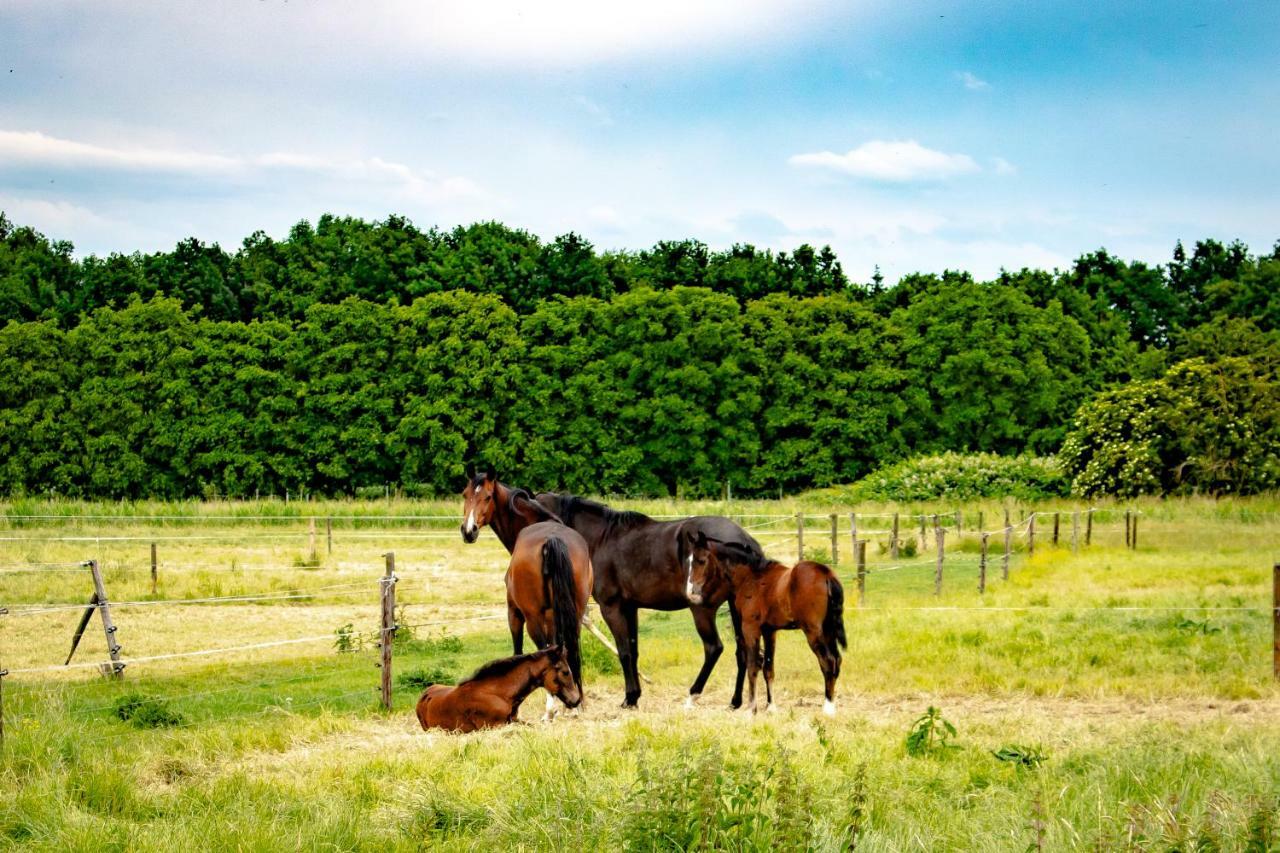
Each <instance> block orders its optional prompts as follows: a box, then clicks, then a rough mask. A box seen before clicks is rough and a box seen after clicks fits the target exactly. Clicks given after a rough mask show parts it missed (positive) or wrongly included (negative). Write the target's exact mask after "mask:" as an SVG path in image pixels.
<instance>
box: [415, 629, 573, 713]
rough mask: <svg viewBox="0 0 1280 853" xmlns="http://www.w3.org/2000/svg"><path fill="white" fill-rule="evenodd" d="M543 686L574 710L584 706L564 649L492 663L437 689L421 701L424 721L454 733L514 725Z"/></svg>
mask: <svg viewBox="0 0 1280 853" xmlns="http://www.w3.org/2000/svg"><path fill="white" fill-rule="evenodd" d="M539 687H541V688H543V689H544V690H546V691H547V692H548V693H550V694H551V695H553V696H555V697H556V698H558V699H559V700H560V701H561V702H563V703H564V704H565V705H567V706H568V707H570V708H576V707H577V706H578V703H579V702H581V701H582V691H581V690H579V689H578V683H577V680H576V679H574V677H573V671H572V670H570V669H569V659H568V657H567V656H566V655H565V651H564V646H551V647H550V648H546V649H542V650H540V651H536V652H534V653H532V654H528V655H516V656H514V657H509V658H501V659H499V660H495V661H491V662H489V663H487V664H485V665H484V666H482V667H480V668H479V669H478V670H476V672H475V675H473V676H471V677H470V678H468V679H467V680H466V681H463V682H460V683H459V684H458V685H457V686H456V687H449V686H448V685H444V684H432V685H430V686H429V687H427V689H426V690H424V691H422V696H420V697H419V698H418V709H417V711H418V722H419V723H421V724H422V728H423V729H424V730H426V729H429V728H431V727H433V726H434V727H435V728H440V729H447V730H448V731H451V732H474V731H476V730H477V729H488V728H493V727H495V726H502V725H506V724H507V723H514V722H515V720H516V714H518V713H519V711H520V704H521V703H522V702H524V700H525V699H526V698H527V697H528V695H529V694H530V693H532V692H533V691H534V690H537V689H538V688H539Z"/></svg>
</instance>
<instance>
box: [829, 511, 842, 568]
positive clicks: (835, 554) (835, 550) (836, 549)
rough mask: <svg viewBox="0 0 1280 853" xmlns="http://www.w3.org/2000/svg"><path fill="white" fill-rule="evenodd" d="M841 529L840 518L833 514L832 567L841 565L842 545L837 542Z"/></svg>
mask: <svg viewBox="0 0 1280 853" xmlns="http://www.w3.org/2000/svg"><path fill="white" fill-rule="evenodd" d="M839 527H840V516H838V515H836V514H835V513H834V512H833V513H831V565H833V566H838V565H840V543H839V542H838V541H837V537H838V536H839V535H840V533H839Z"/></svg>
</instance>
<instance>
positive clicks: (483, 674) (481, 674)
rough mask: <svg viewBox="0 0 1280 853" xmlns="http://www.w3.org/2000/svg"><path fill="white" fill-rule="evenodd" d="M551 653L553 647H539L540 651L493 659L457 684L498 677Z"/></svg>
mask: <svg viewBox="0 0 1280 853" xmlns="http://www.w3.org/2000/svg"><path fill="white" fill-rule="evenodd" d="M549 654H551V649H539V650H538V651H536V652H530V653H529V654H527V655H513V656H512V657H509V658H498V659H497V660H491V661H489V662H488V663H486V664H484V665H482V666H481V667H480V668H479V669H477V670H476V671H475V672H473V673H471V675H469V676H468V677H467V678H464V679H463V680H462V681H459V682H458V684H457V686H458V687H461V686H462V685H464V684H470V683H471V682H473V681H479V680H481V679H483V678H497V677H498V676H501V675H506V674H507V673H509V672H511V671H512V670H513V669H515V668H516V667H518V666H520V665H521V664H525V663H531V662H532V661H533V660H534V659H535V658H538V657H546V656H547V655H549Z"/></svg>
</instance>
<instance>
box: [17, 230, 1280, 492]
mask: <svg viewBox="0 0 1280 853" xmlns="http://www.w3.org/2000/svg"><path fill="white" fill-rule="evenodd" d="M0 238H2V239H0V322H5V323H6V324H5V325H4V326H3V328H0V493H24V492H25V493H41V492H45V491H49V490H52V491H54V492H56V493H58V494H64V495H83V496H102V497H137V496H156V497H178V496H199V495H209V494H222V495H232V496H251V495H253V494H254V493H262V494H267V493H275V494H281V493H283V492H284V491H286V490H290V491H295V492H296V491H297V490H299V489H306V490H308V491H315V492H322V493H330V494H351V493H354V492H356V491H357V490H359V489H361V488H373V487H381V486H382V485H383V484H387V483H391V484H399V485H404V486H409V487H411V488H417V489H421V490H423V491H425V492H430V493H444V492H448V491H452V490H453V489H454V488H455V487H456V485H457V480H458V471H459V470H460V463H461V460H463V459H465V458H468V457H476V456H479V457H483V458H484V459H486V460H488V461H490V462H492V463H493V464H495V465H497V466H499V467H500V468H501V469H502V471H503V472H504V473H505V474H508V475H509V476H510V477H511V478H512V479H513V481H516V482H523V483H529V484H531V485H533V486H535V487H538V488H565V489H572V490H576V491H587V492H593V493H601V492H613V493H628V494H677V493H680V494H709V493H716V492H718V491H719V489H720V488H722V486H723V484H724V483H726V482H731V483H732V485H733V488H734V490H735V492H739V493H758V494H768V493H776V492H778V491H794V490H796V489H800V488H805V487H809V486H813V485H826V484H830V483H835V482H849V481H852V480H856V479H858V478H860V477H862V476H865V475H866V474H868V473H870V472H871V471H873V470H874V469H876V468H878V467H880V466H881V465H884V464H887V463H890V462H893V461H895V460H898V459H901V458H904V457H906V456H909V455H913V454H920V453H936V452H942V451H948V450H955V451H983V452H995V453H1000V454H1006V455H1008V454H1018V453H1024V452H1030V453H1041V454H1042V453H1054V452H1057V451H1058V450H1059V449H1065V450H1068V451H1070V453H1064V455H1063V458H1064V459H1068V460H1076V461H1075V462H1071V463H1070V464H1076V465H1077V467H1078V469H1079V470H1078V471H1076V472H1075V473H1081V474H1082V472H1083V471H1084V469H1085V468H1086V467H1088V466H1090V465H1092V468H1091V469H1090V470H1091V471H1092V472H1093V473H1091V474H1090V475H1089V476H1087V477H1083V478H1082V479H1080V482H1081V484H1082V485H1081V490H1084V491H1088V490H1092V491H1112V492H1115V491H1123V489H1124V488H1126V486H1127V484H1128V483H1129V482H1130V480H1126V478H1125V476H1124V475H1123V474H1122V473H1121V474H1118V475H1114V476H1113V475H1110V474H1107V473H1105V471H1104V469H1105V470H1107V471H1109V470H1111V468H1114V469H1115V470H1117V471H1122V470H1123V465H1121V466H1120V467H1118V468H1117V467H1116V466H1115V465H1113V464H1111V463H1110V462H1106V463H1103V462H1099V461H1097V460H1099V459H1104V458H1105V459H1110V457H1109V456H1107V454H1108V453H1110V452H1111V451H1113V450H1114V448H1111V449H1110V450H1108V447H1110V446H1109V445H1108V446H1107V447H1103V448H1102V449H1101V452H1100V451H1099V448H1098V446H1097V443H1098V442H1100V441H1101V442H1104V443H1105V442H1106V441H1107V440H1109V439H1108V438H1107V436H1108V435H1110V434H1111V432H1114V429H1113V426H1111V425H1110V424H1112V422H1113V421H1114V420H1115V418H1116V417H1119V416H1118V415H1116V414H1115V412H1114V411H1113V412H1111V413H1110V414H1107V413H1102V414H1099V413H1097V412H1094V410H1086V409H1082V408H1081V404H1082V403H1086V402H1087V401H1093V405H1095V406H1098V405H1103V406H1106V405H1111V404H1110V403H1108V402H1107V401H1108V400H1110V399H1111V398H1108V397H1107V396H1106V395H1108V394H1112V395H1114V394H1115V393H1118V392H1120V391H1123V390H1124V389H1126V388H1131V387H1146V386H1145V385H1143V383H1147V384H1150V383H1157V384H1159V383H1163V384H1161V385H1160V388H1161V389H1164V390H1162V391H1161V392H1160V393H1161V394H1164V396H1163V397H1161V398H1160V399H1162V400H1170V401H1171V400H1173V397H1171V396H1170V395H1171V394H1172V391H1169V390H1168V389H1171V388H1182V389H1187V388H1191V387H1193V386H1195V384H1196V383H1195V382H1194V381H1192V380H1191V379H1188V378H1186V377H1188V376H1192V377H1194V376H1196V375H1198V374H1195V373H1194V370H1196V369H1199V370H1201V371H1210V372H1211V373H1212V375H1213V377H1215V381H1216V382H1218V387H1227V386H1230V383H1232V382H1242V383H1246V384H1249V387H1250V388H1252V389H1254V393H1251V395H1246V396H1247V399H1248V400H1250V401H1253V402H1251V403H1249V404H1248V405H1247V406H1246V408H1248V406H1254V407H1255V408H1256V407H1257V406H1265V405H1269V402H1268V401H1272V400H1274V396H1269V395H1273V392H1274V388H1275V387H1276V386H1275V382H1276V369H1277V364H1280V358H1277V353H1280V343H1278V342H1277V341H1278V338H1280V332H1277V328H1278V327H1280V287H1277V285H1278V284H1280V245H1278V246H1277V247H1276V248H1275V249H1273V250H1272V251H1271V252H1270V253H1269V254H1265V253H1264V254H1257V255H1255V254H1252V253H1251V252H1250V251H1249V250H1248V249H1247V247H1245V246H1243V245H1242V244H1240V243H1231V244H1222V243H1219V242H1216V241H1210V240H1206V241H1201V242H1198V243H1196V244H1195V246H1194V247H1193V249H1192V250H1191V251H1190V252H1186V251H1184V250H1183V249H1182V247H1181V246H1180V245H1179V246H1177V247H1175V250H1174V255H1173V258H1172V259H1171V261H1170V263H1168V264H1167V265H1163V266H1153V265H1147V264H1143V263H1140V262H1125V261H1121V260H1119V259H1116V258H1114V257H1113V256H1111V255H1109V254H1108V253H1107V252H1105V251H1097V252H1094V253H1091V254H1088V255H1085V256H1083V257H1081V258H1080V259H1079V260H1078V261H1077V262H1076V263H1075V264H1074V265H1073V266H1072V267H1071V268H1070V269H1067V270H1063V271H1054V272H1047V271H1041V270H1021V271H1018V272H1008V273H1003V274H1001V275H1000V276H998V277H997V278H996V279H995V280H992V281H985V282H979V281H975V280H974V279H973V278H972V277H971V276H969V275H967V274H964V273H959V272H948V273H945V274H943V275H911V276H907V277H905V278H903V279H902V280H901V281H899V282H898V283H897V284H896V285H894V286H892V287H890V286H886V285H885V283H884V282H883V281H882V280H880V279H879V277H878V276H877V277H876V278H875V279H873V280H872V281H871V282H867V283H862V284H860V283H855V282H851V281H850V280H849V279H848V278H847V277H846V276H845V274H844V272H843V270H842V268H841V265H840V263H839V260H838V259H837V258H836V257H835V255H834V253H832V252H831V250H830V249H829V248H822V249H814V248H812V247H801V248H800V249H797V250H796V251H794V252H791V253H773V252H768V251H760V250H757V249H754V248H752V247H749V246H736V247H734V248H732V249H730V250H727V251H719V252H716V251H710V250H708V249H707V247H706V246H705V245H703V244H701V243H698V242H697V241H693V240H686V241H676V242H664V243H659V244H658V245H656V246H654V247H653V248H652V249H649V250H644V251H639V252H597V251H596V250H595V248H594V247H592V246H591V245H590V243H588V242H587V241H585V240H583V239H582V238H580V237H578V236H576V235H573V234H569V235H565V236H562V237H559V238H557V239H556V240H554V241H551V242H548V243H543V242H542V241H540V240H538V238H536V237H534V236H532V235H529V234H528V233H526V232H522V231H519V230H515V229H510V228H506V227H505V226H502V225H500V224H497V223H481V224H477V225H472V226H469V227H460V228H456V229H453V230H452V231H449V232H442V231H438V230H434V229H433V230H429V231H420V230H418V229H416V228H414V227H413V226H412V225H411V224H410V223H409V222H408V221H407V220H404V219H401V218H397V217H391V218H389V219H387V220H385V221H382V222H365V221H362V220H358V219H346V218H337V217H328V216H326V217H322V218H321V219H320V220H319V221H318V222H317V224H316V225H315V226H312V225H310V224H308V223H300V224H299V225H298V226H296V227H295V228H294V229H293V230H292V232H291V233H290V235H289V237H288V239H286V240H282V241H273V240H271V239H270V238H268V237H266V236H265V235H263V234H261V233H258V234H255V235H253V236H252V237H250V238H248V239H247V240H245V242H244V244H243V246H242V247H241V248H240V249H239V250H237V251H236V252H234V253H228V252H225V251H224V250H222V249H221V248H219V247H218V246H216V245H206V244H203V243H201V242H199V241H197V240H194V239H193V240H186V241H183V242H182V243H179V244H178V245H177V246H176V247H175V249H174V250H173V251H172V252H159V253H153V254H145V255H144V254H132V255H123V254H113V255H110V256H108V257H106V258H100V257H97V256H90V257H87V258H84V259H77V258H75V257H74V255H73V253H72V248H71V246H70V245H69V244H67V243H65V242H60V241H51V240H49V239H47V238H46V237H44V236H43V235H41V234H39V233H38V232H36V231H34V230H33V229H30V228H23V227H18V226H15V225H13V224H12V223H10V222H9V221H8V220H7V219H5V218H4V217H3V215H2V214H0ZM1191 362H1194V364H1191ZM1196 365H1200V367H1198V368H1197V367H1196ZM1188 371H1191V372H1190V373H1188ZM1167 377H1173V378H1167ZM1179 377H1181V378H1179ZM1223 377H1226V378H1225V379H1224V378H1223ZM1200 378H1201V379H1204V376H1201V377H1200ZM1206 381H1207V380H1206ZM1223 383H1227V386H1224V385H1223ZM1230 387H1234V386H1230ZM1258 389H1261V390H1260V391H1259V390H1258ZM1174 396H1176V395H1174ZM1232 399H1236V397H1232ZM1112 402H1113V403H1114V401H1112ZM1209 404H1211V403H1206V405H1209ZM1116 405H1118V404H1116ZM1116 405H1112V408H1113V409H1115V408H1116ZM1168 405H1169V406H1171V407H1173V408H1172V409H1170V411H1173V410H1174V409H1177V408H1178V406H1181V407H1182V409H1179V411H1184V418H1183V420H1184V422H1186V423H1187V424H1189V425H1188V426H1187V427H1186V428H1185V430H1184V431H1186V432H1191V433H1194V432H1195V428H1194V427H1195V415H1194V412H1195V404H1194V403H1186V402H1185V401H1184V402H1182V403H1178V402H1169V403H1168ZM1120 408H1124V409H1125V410H1126V411H1129V410H1133V409H1135V408H1140V407H1135V406H1133V405H1132V400H1130V399H1129V398H1125V406H1122V407H1120ZM1077 410H1079V415H1078V414H1077ZM1090 412H1093V414H1092V415H1091V414H1090ZM1253 413H1255V409H1252V408H1251V409H1248V411H1245V412H1244V413H1243V415H1242V416H1245V417H1252V414H1253ZM1237 414H1240V413H1239V412H1237ZM1108 417H1110V418H1111V420H1110V421H1109V420H1108ZM1239 421H1240V419H1239V417H1236V418H1234V419H1232V418H1226V419H1224V420H1223V422H1222V424H1220V429H1219V430H1218V431H1217V432H1213V431H1210V430H1203V429H1202V430H1200V432H1199V433H1197V435H1200V438H1199V439H1196V440H1200V441H1210V442H1216V443H1217V444H1215V447H1214V448H1213V449H1212V450H1211V453H1212V454H1219V455H1221V453H1224V452H1225V453H1227V454H1228V455H1230V453H1231V452H1233V451H1230V445H1231V444H1232V442H1235V443H1236V444H1239V443H1240V441H1239V440H1238V439H1236V438H1232V437H1231V435H1232V430H1235V429H1237V427H1236V426H1233V425H1232V424H1238V423H1239ZM1251 423H1253V422H1251ZM1267 423H1268V422H1267V421H1266V419H1265V418H1262V419H1261V420H1258V421H1257V422H1256V423H1253V425H1252V426H1251V427H1250V428H1251V429H1253V428H1256V429H1261V430H1263V437H1262V444H1263V446H1264V447H1265V446H1267V444H1266V443H1267V440H1268V436H1267V434H1266V433H1267V430H1268V429H1269V427H1268V426H1267ZM1109 430H1110V431H1111V432H1108V431H1109ZM1117 441H1118V439H1117ZM1162 442H1163V443H1161V445H1160V446H1161V448H1163V449H1162V451H1161V452H1163V453H1164V454H1165V455H1164V456H1159V454H1157V457H1158V460H1157V462H1155V463H1152V464H1153V465H1155V467H1156V468H1157V469H1158V474H1159V476H1157V477H1156V481H1155V482H1156V485H1151V484H1150V483H1149V482H1148V480H1144V479H1141V478H1131V481H1132V482H1142V483H1143V484H1144V485H1143V487H1142V490H1164V491H1169V490H1177V489H1179V488H1203V489H1209V490H1215V489H1218V490H1226V491H1250V490H1257V489H1258V488H1263V487H1267V488H1269V487H1272V486H1265V485H1260V482H1261V481H1258V480H1257V478H1254V479H1253V480H1250V479H1249V478H1248V477H1246V478H1245V479H1243V480H1242V479H1240V470H1241V466H1239V465H1235V464H1234V463H1232V464H1225V465H1224V464H1222V460H1220V459H1218V457H1217V456H1213V457H1212V458H1213V460H1214V461H1213V463H1212V464H1204V465H1198V466H1189V465H1188V464H1187V463H1186V461H1185V460H1184V459H1182V458H1181V456H1180V454H1185V453H1193V455H1194V453H1200V456H1199V457H1197V458H1209V457H1207V456H1205V455H1204V453H1202V452H1200V450H1198V449H1197V448H1198V445H1197V446H1195V447H1192V446H1191V445H1185V442H1184V443H1183V444H1178V442H1176V441H1168V440H1162ZM1064 443H1065V448H1064ZM1193 444H1194V442H1193ZM1254 444H1257V442H1256V441H1255V442H1254ZM1184 445H1185V446H1184ZM1217 445H1223V446H1222V447H1219V446H1217ZM1224 447H1226V448H1227V449H1225V450H1224V449H1223V448H1224ZM1251 452H1254V453H1255V455H1256V453H1257V452H1258V451H1257V450H1256V448H1255V449H1254V450H1253V451H1251ZM1267 452H1269V451H1263V452H1262V460H1263V463H1265V460H1266V458H1267V455H1266V454H1267ZM1121 453H1122V454H1123V451H1121ZM1228 461H1230V460H1228ZM1255 462H1256V460H1255ZM1108 465H1111V468H1107V466H1108ZM1170 466H1174V467H1178V466H1180V468H1179V470H1180V473H1179V474H1178V476H1177V477H1173V476H1172V475H1169V474H1168V469H1169V468H1170ZM1244 467H1245V468H1256V467H1257V464H1254V463H1250V464H1249V465H1246V466H1244ZM1265 467H1266V465H1265V464H1263V468H1265ZM1228 470H1230V472H1231V476H1227V477H1222V478H1218V479H1210V472H1211V471H1219V472H1223V471H1228ZM1100 471H1103V473H1099V472H1100ZM1197 477H1199V478H1200V479H1196V478H1197ZM1231 477H1234V478H1235V479H1232V478H1231Z"/></svg>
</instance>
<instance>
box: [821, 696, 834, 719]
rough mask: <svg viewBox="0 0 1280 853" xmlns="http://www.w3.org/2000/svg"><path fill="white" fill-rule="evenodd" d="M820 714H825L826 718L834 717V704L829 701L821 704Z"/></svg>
mask: <svg viewBox="0 0 1280 853" xmlns="http://www.w3.org/2000/svg"><path fill="white" fill-rule="evenodd" d="M822 713H824V714H826V715H827V716H828V717H834V716H835V715H836V703H835V702H832V701H831V700H830V699H828V700H827V701H825V702H823V703H822Z"/></svg>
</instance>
